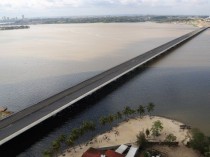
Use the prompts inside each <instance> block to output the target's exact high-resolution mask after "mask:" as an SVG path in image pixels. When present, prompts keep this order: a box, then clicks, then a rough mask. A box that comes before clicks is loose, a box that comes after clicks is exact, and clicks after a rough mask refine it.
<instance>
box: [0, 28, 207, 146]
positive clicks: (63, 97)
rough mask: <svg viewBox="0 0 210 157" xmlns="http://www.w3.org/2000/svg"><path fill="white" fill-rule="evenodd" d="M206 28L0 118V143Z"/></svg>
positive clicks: (203, 29)
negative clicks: (0, 119)
mask: <svg viewBox="0 0 210 157" xmlns="http://www.w3.org/2000/svg"><path fill="white" fill-rule="evenodd" d="M206 29H208V27H206V28H200V29H197V30H195V31H193V32H190V33H188V34H185V35H183V36H181V37H179V38H176V39H174V40H172V41H170V42H167V43H165V44H163V45H161V46H159V47H157V48H155V49H152V50H150V51H148V52H145V53H144V54H141V55H139V56H137V57H135V58H133V59H131V60H128V61H126V62H124V63H122V64H120V65H117V66H115V67H113V68H111V69H109V70H107V71H104V72H102V73H101V74H98V75H96V76H94V77H92V78H90V79H88V80H86V81H84V82H81V83H79V84H77V85H75V86H73V87H71V88H69V89H67V90H65V91H63V92H61V93H58V94H56V95H54V96H52V97H50V98H48V99H46V100H43V101H41V102H39V103H37V104H35V105H32V106H30V107H28V108H26V109H24V110H22V111H19V112H17V113H15V114H13V115H11V116H10V117H7V118H5V119H3V120H2V121H0V146H1V145H3V144H4V143H6V142H8V141H10V140H11V139H13V138H15V137H16V136H18V135H20V134H22V133H24V132H25V131H27V130H29V129H30V128H32V127H34V126H36V125H38V124H39V123H41V122H43V121H44V120H46V119H48V118H50V117H52V116H54V115H56V114H57V113H58V112H61V111H62V110H64V109H66V108H67V107H69V106H71V105H72V104H74V103H76V102H78V101H79V100H81V99H83V98H85V97H87V96H88V95H91V94H92V93H94V92H96V91H97V90H99V89H101V88H103V87H104V86H106V85H108V84H110V83H111V82H113V81H115V80H117V79H119V78H121V77H122V76H124V75H125V74H127V73H129V72H131V71H133V70H134V69H136V68H138V67H141V66H142V65H144V64H145V63H147V62H149V61H151V60H153V59H155V58H157V57H158V56H160V55H162V54H164V53H167V52H169V51H170V50H172V49H174V48H176V47H178V46H180V45H181V44H183V43H185V42H187V41H188V40H190V39H191V38H193V37H195V36H197V35H198V34H200V33H201V32H203V31H205V30H206Z"/></svg>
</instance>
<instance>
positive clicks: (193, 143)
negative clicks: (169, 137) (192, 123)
mask: <svg viewBox="0 0 210 157" xmlns="http://www.w3.org/2000/svg"><path fill="white" fill-rule="evenodd" d="M191 133H192V139H191V140H190V141H189V146H190V147H192V148H193V149H196V150H198V151H200V153H202V154H203V155H205V156H206V157H208V156H209V152H210V141H209V137H206V136H205V135H204V134H203V133H202V132H201V131H200V130H199V129H192V132H191Z"/></svg>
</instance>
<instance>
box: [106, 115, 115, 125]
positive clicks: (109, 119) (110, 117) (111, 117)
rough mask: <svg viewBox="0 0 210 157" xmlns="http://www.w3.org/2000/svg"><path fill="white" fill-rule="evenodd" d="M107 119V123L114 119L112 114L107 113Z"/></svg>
mask: <svg viewBox="0 0 210 157" xmlns="http://www.w3.org/2000/svg"><path fill="white" fill-rule="evenodd" d="M107 121H108V123H109V124H110V125H111V124H112V122H113V121H114V116H113V115H109V116H108V117H107Z"/></svg>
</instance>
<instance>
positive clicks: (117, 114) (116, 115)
mask: <svg viewBox="0 0 210 157" xmlns="http://www.w3.org/2000/svg"><path fill="white" fill-rule="evenodd" d="M115 119H117V120H120V119H122V113H121V112H117V113H116V114H115Z"/></svg>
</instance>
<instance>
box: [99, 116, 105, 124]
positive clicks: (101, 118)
mask: <svg viewBox="0 0 210 157" xmlns="http://www.w3.org/2000/svg"><path fill="white" fill-rule="evenodd" d="M99 122H100V124H101V125H106V117H104V116H101V117H100V118H99Z"/></svg>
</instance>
